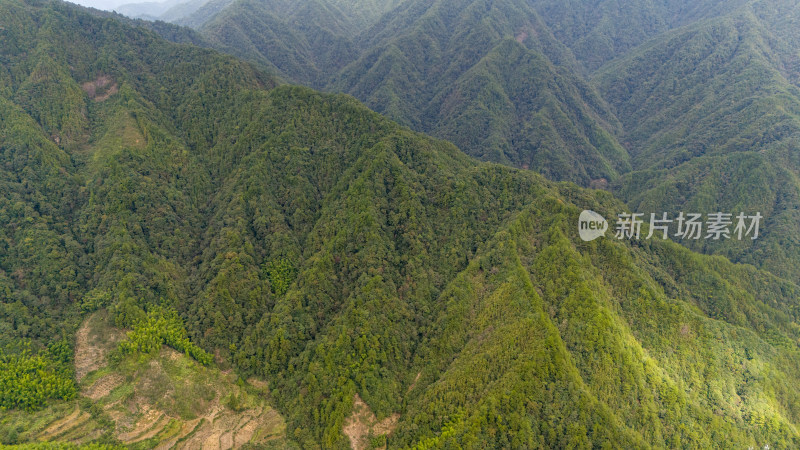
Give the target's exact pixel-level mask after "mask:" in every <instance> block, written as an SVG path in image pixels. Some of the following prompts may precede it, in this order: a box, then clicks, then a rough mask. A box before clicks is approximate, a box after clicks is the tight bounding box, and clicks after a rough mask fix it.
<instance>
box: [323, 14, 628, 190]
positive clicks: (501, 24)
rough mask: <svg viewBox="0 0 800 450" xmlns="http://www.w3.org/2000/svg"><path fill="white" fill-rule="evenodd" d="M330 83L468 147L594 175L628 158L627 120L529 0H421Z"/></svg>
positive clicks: (493, 156) (623, 165) (551, 170)
mask: <svg viewBox="0 0 800 450" xmlns="http://www.w3.org/2000/svg"><path fill="white" fill-rule="evenodd" d="M359 46H360V47H361V49H362V54H361V56H360V57H359V59H358V60H357V61H355V62H353V63H352V64H350V65H349V66H347V67H346V68H344V70H342V71H341V73H339V74H338V75H336V78H335V79H334V80H333V81H332V82H331V83H330V84H329V86H328V89H330V90H334V91H343V92H347V93H350V94H352V95H354V96H356V97H357V98H359V99H361V100H362V101H364V102H365V103H366V104H367V105H368V106H370V107H371V108H373V109H375V110H376V111H378V112H381V113H383V114H386V115H388V116H389V117H390V118H393V119H395V120H398V121H400V122H401V123H403V124H407V125H409V126H411V127H412V128H414V129H416V130H420V131H424V132H428V133H431V134H433V135H434V136H437V137H441V138H445V139H449V140H452V141H453V142H455V143H456V144H457V145H459V147H460V148H461V149H462V150H464V151H465V152H467V153H468V154H471V155H474V156H478V157H480V158H482V159H484V160H488V161H493V162H501V163H506V164H510V165H514V166H518V167H529V168H531V169H532V170H535V171H538V172H540V173H544V174H547V175H549V176H551V177H552V178H554V179H559V180H562V179H563V180H570V181H574V182H577V183H580V184H584V185H588V184H589V183H590V182H591V181H592V180H598V181H600V180H601V179H605V180H609V179H614V178H616V177H617V175H618V174H619V173H620V172H624V171H626V170H627V169H628V162H627V154H626V152H625V150H624V149H623V148H622V147H621V146H620V145H619V144H618V143H617V141H616V139H615V138H614V135H615V134H616V132H617V131H618V129H619V124H618V123H617V121H616V119H615V118H614V117H613V114H611V113H610V112H609V110H608V107H607V105H605V102H604V101H603V100H602V99H601V98H600V97H599V96H598V95H597V93H596V92H595V90H594V88H593V87H591V86H590V85H589V84H588V83H586V82H585V81H584V80H583V79H581V78H580V77H579V76H576V75H574V72H573V71H572V69H574V68H575V67H577V64H576V63H575V61H574V58H573V57H572V55H571V53H570V52H569V51H568V50H567V49H566V47H564V46H563V44H561V43H559V42H558V41H557V40H556V39H555V38H554V37H553V36H552V35H551V33H550V32H549V30H548V29H547V26H546V25H545V24H544V23H543V22H542V21H541V19H540V18H539V17H538V15H537V14H536V12H535V11H534V10H533V9H532V8H531V7H530V6H529V5H527V3H526V2H522V1H502V2H490V1H483V0H475V1H453V0H440V1H435V2H427V1H410V2H405V3H403V4H401V5H400V6H399V7H398V8H396V9H395V10H393V11H392V12H390V13H388V14H386V15H385V16H384V17H383V18H382V19H381V21H380V22H379V23H378V24H376V25H375V26H374V27H372V28H371V29H370V30H368V31H367V32H365V33H362V35H361V36H360V38H359Z"/></svg>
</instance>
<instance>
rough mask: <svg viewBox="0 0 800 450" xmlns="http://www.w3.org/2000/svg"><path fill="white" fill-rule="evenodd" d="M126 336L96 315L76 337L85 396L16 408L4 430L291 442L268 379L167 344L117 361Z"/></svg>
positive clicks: (62, 437)
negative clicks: (240, 374)
mask: <svg viewBox="0 0 800 450" xmlns="http://www.w3.org/2000/svg"><path fill="white" fill-rule="evenodd" d="M124 335H125V333H124V332H123V331H122V330H118V329H116V328H114V327H112V326H111V325H110V322H109V318H108V315H107V314H106V313H105V312H103V311H101V312H98V313H96V314H94V315H92V316H91V317H89V318H88V319H87V320H86V321H85V322H84V324H83V326H82V327H81V329H80V331H79V332H78V335H77V342H76V354H75V364H76V375H77V378H78V380H79V383H80V388H81V395H80V398H79V399H78V400H76V401H74V402H68V403H61V404H57V405H51V406H50V407H49V408H46V409H44V410H41V411H38V412H35V413H26V412H22V411H15V412H12V413H11V414H7V415H6V417H4V418H3V419H2V422H0V429H2V428H6V429H8V430H14V431H15V432H17V433H19V437H20V439H21V440H25V441H30V440H32V441H50V442H54V441H57V442H73V443H78V444H80V443H86V442H91V441H94V440H97V439H98V438H101V437H102V436H103V435H104V434H105V435H107V437H110V438H113V439H116V440H117V441H119V442H120V443H121V444H123V445H126V446H129V447H131V448H157V449H171V448H176V449H200V448H202V449H219V450H222V449H230V448H240V447H242V446H244V445H246V444H257V445H260V446H266V447H267V448H289V447H290V445H289V444H288V442H287V441H286V440H285V429H286V425H285V423H284V420H283V418H282V417H281V416H280V414H278V412H277V411H275V410H274V409H273V408H271V407H270V406H269V404H268V400H267V393H268V390H267V387H266V383H263V382H261V381H258V380H250V381H247V382H245V381H243V380H238V379H237V376H236V375H234V374H233V373H230V372H223V371H221V370H219V369H217V368H208V367H204V366H202V365H200V364H198V363H197V362H196V361H194V360H192V359H191V358H189V357H187V356H186V355H183V354H181V353H178V352H176V351H175V350H172V349H170V348H167V347H164V348H162V349H161V352H160V353H159V354H158V355H157V356H156V357H152V359H150V361H148V362H145V363H144V364H142V361H140V360H138V359H136V358H140V357H139V356H132V357H129V358H128V359H126V360H123V361H122V362H121V363H119V364H118V365H113V366H112V365H110V364H109V358H108V356H109V353H110V352H111V351H112V350H113V349H114V348H115V346H116V345H117V344H118V343H119V341H120V340H121V339H122V338H124ZM20 424H25V427H24V428H23V429H19V427H20ZM31 424H33V426H31Z"/></svg>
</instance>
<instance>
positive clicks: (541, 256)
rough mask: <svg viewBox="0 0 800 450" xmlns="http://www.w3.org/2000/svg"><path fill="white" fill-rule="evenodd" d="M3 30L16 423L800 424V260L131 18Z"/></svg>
mask: <svg viewBox="0 0 800 450" xmlns="http://www.w3.org/2000/svg"><path fill="white" fill-rule="evenodd" d="M0 34H2V39H0V60H2V64H0V68H2V69H0V80H2V83H0V86H2V87H1V88H0V99H2V100H1V101H0V107H2V108H3V109H2V114H0V148H2V149H3V151H2V152H1V153H0V182H1V183H2V186H3V191H4V192H9V193H11V194H10V195H8V196H3V197H0V233H2V234H0V248H2V249H3V250H4V251H3V252H0V292H3V297H2V300H1V301H0V306H2V309H0V327H2V329H3V330H4V333H3V334H2V335H0V339H2V342H0V349H2V355H0V387H2V389H0V407H2V408H3V409H2V411H0V415H1V416H2V420H0V438H2V443H3V444H6V443H17V442H22V443H26V442H32V441H34V440H49V441H68V442H76V443H94V444H98V445H119V444H127V443H132V444H133V445H134V446H136V445H139V446H141V447H153V446H156V445H157V444H159V443H170V442H175V443H176V444H178V443H181V442H184V443H187V444H186V445H187V446H191V445H192V444H195V443H197V442H198V441H197V440H193V439H200V438H203V440H204V442H214V443H219V445H220V446H221V447H228V446H234V445H236V446H238V445H240V444H241V445H244V444H246V443H247V442H244V443H243V442H242V441H241V440H249V441H250V442H249V443H250V444H252V445H251V446H257V445H263V446H276V447H287V446H288V447H290V448H291V447H292V446H295V447H310V448H319V447H324V448H345V447H347V446H348V444H349V445H351V446H353V447H357V448H363V447H365V446H374V447H381V446H384V445H385V446H387V447H391V448H396V447H406V446H419V447H422V448H431V447H454V446H461V447H471V448H480V447H485V446H487V445H488V446H498V447H515V448H520V447H569V446H581V447H590V446H597V447H604V446H605V447H626V448H627V447H637V448H638V447H641V448H645V447H680V446H690V447H693V446H696V447H712V446H715V445H720V443H724V444H725V445H726V446H730V447H749V446H758V447H763V446H764V445H767V444H768V445H770V446H774V447H775V448H787V447H797V446H798V445H800V433H798V431H797V430H798V425H800V410H798V408H797V405H798V404H800V401H798V400H800V391H798V386H800V379H798V377H800V348H798V345H800V328H798V326H797V324H798V314H800V312H798V310H797V303H796V299H797V295H798V292H800V287H799V286H797V285H796V284H794V283H793V282H792V281H788V280H785V279H782V278H779V277H777V276H775V275H773V274H771V273H769V272H765V271H761V270H759V269H756V268H754V267H753V266H748V265H737V264H733V263H731V262H730V261H728V260H727V259H725V258H724V257H721V256H704V255H700V254H696V253H693V252H692V251H690V250H688V249H686V248H684V247H682V246H680V245H678V244H675V243H672V242H669V241H663V242H662V241H660V240H650V241H627V240H617V239H614V238H612V237H611V236H609V237H607V238H605V239H598V240H596V241H592V242H584V241H582V240H581V239H580V238H579V236H578V230H577V226H576V224H577V222H578V217H579V214H580V212H581V210H584V209H591V210H594V211H597V212H598V213H600V214H602V215H603V216H605V217H609V218H610V217H614V214H616V213H619V212H622V211H625V210H626V209H627V208H626V206H625V205H624V204H622V203H621V202H620V201H618V200H616V199H615V198H614V197H613V196H612V195H611V194H610V193H608V192H604V191H593V190H587V189H584V188H581V187H578V186H576V185H574V184H571V183H555V182H552V181H548V180H547V179H545V178H544V177H542V176H541V175H538V174H536V173H534V172H533V171H530V170H520V169H514V168H511V167H507V166H502V165H497V164H492V163H482V162H478V161H476V160H475V159H473V158H470V157H468V156H467V155H465V154H464V153H462V152H461V151H460V150H459V149H458V148H457V147H456V146H454V145H453V144H451V143H448V142H446V141H441V140H437V139H434V138H430V137H427V136H425V135H422V134H419V133H417V132H415V131H412V130H410V129H408V128H406V127H404V126H402V125H399V124H397V123H395V122H392V121H391V120H389V119H387V118H384V117H382V116H380V115H379V114H377V113H375V112H373V111H370V110H369V109H368V108H366V107H365V106H364V105H362V104H361V103H359V102H358V101H357V100H355V99H354V98H352V97H350V96H347V95H333V94H324V93H320V92H317V91H314V90H311V89H309V88H305V87H298V86H288V85H283V84H281V83H279V82H278V81H276V79H275V78H273V77H271V76H268V75H265V74H264V73H262V72H261V71H259V70H258V69H256V68H254V66H252V65H250V64H247V63H244V62H241V61H239V60H237V59H235V58H233V57H230V56H225V55H222V54H220V53H217V52H215V51H210V50H204V49H201V48H198V47H195V46H192V45H186V44H174V43H169V42H167V41H165V40H163V39H162V38H160V37H158V36H157V35H156V34H155V33H154V32H152V31H148V30H146V29H143V28H136V27H131V26H129V25H127V24H126V23H123V22H122V21H119V20H116V19H113V18H99V17H96V16H94V15H93V14H90V13H88V12H86V11H84V10H83V9H80V8H76V7H72V6H69V5H67V4H64V3H59V2H50V3H40V2H30V3H24V2H20V1H19V0H0ZM515 42H516V41H515ZM509 44H510V45H509ZM518 44H519V43H514V42H509V43H505V44H504V43H502V42H501V44H499V45H501V50H503V51H506V52H519V53H520V55H521V56H520V57H521V58H523V59H524V56H525V55H527V54H528V52H529V51H528V50H525V49H524V48H520V47H519V46H518ZM531 55H532V53H531ZM529 56H530V55H529ZM530 57H531V58H533V56H530ZM496 64H500V62H498V63H496ZM486 70H488V69H486ZM121 330H125V332H124V333H123V332H122V331H121ZM248 380H249V381H248ZM265 383H266V384H265ZM187 398H190V399H192V400H194V401H193V402H187V401H186V399H187ZM204 419H205V420H204ZM217 424H219V426H217ZM227 424H236V425H233V426H232V428H234V433H230V434H228V433H225V432H224V431H223V430H222V429H220V428H225V427H228V425H227ZM193 426H194V428H193ZM256 430H260V431H256ZM207 439H208V440H207ZM179 441H180V442H179ZM362 446H363V447H362ZM23 448H24V447H23Z"/></svg>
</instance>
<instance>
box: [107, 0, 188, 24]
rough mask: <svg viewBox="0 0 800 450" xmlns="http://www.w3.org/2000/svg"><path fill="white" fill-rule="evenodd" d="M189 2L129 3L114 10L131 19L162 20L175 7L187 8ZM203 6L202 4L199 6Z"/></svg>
mask: <svg viewBox="0 0 800 450" xmlns="http://www.w3.org/2000/svg"><path fill="white" fill-rule="evenodd" d="M187 4H190V3H189V2H185V0H168V1H165V2H143V3H127V4H125V5H120V6H118V7H116V8H114V10H115V11H116V12H118V13H120V14H124V15H126V16H129V17H134V18H140V19H152V20H155V19H159V18H161V17H162V16H163V15H164V14H165V13H166V12H167V11H169V10H171V9H172V8H175V7H182V8H185V7H186V6H185V5H187ZM199 6H202V4H199V5H198V7H199Z"/></svg>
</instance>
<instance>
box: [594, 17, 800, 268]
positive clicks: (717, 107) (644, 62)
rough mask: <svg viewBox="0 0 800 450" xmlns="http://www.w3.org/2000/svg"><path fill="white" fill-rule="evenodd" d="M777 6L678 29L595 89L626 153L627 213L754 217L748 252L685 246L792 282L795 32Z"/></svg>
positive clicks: (796, 252) (799, 100)
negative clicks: (757, 220) (621, 132)
mask: <svg viewBox="0 0 800 450" xmlns="http://www.w3.org/2000/svg"><path fill="white" fill-rule="evenodd" d="M779 4H782V3H781V2H756V3H754V4H753V5H751V6H749V7H747V8H744V9H741V10H739V11H736V12H734V13H732V14H730V15H727V16H725V17H722V18H719V19H714V20H711V21H707V22H702V23H698V24H696V25H693V26H691V27H688V28H685V29H680V30H676V31H675V32H673V33H671V34H668V35H666V36H664V37H663V38H660V39H658V40H655V41H653V42H651V43H650V44H648V45H646V46H644V47H643V48H641V49H639V50H637V51H636V52H634V53H633V54H631V55H630V56H629V57H626V58H624V59H622V60H620V61H619V62H616V63H613V64H611V65H609V66H608V67H606V68H604V69H603V70H602V71H601V72H600V73H599V74H598V77H597V83H598V85H599V87H600V90H601V92H603V95H604V97H605V98H606V99H608V100H609V102H610V103H611V104H612V105H613V106H614V107H615V109H616V112H617V116H618V117H619V118H620V120H621V121H622V123H623V127H624V129H625V138H624V139H625V140H626V141H627V144H626V145H627V146H628V147H629V148H630V149H631V150H630V151H631V164H632V165H633V167H634V172H632V173H630V174H626V175H625V176H624V177H623V178H621V179H619V180H618V182H617V184H616V185H615V189H616V192H618V193H619V194H620V195H621V197H622V198H624V199H625V200H627V201H628V202H629V204H630V206H631V207H632V208H634V209H636V210H637V211H638V210H641V212H643V213H648V212H657V213H658V212H660V211H681V210H684V211H689V210H692V211H712V210H714V211H717V210H726V209H735V210H736V211H750V212H755V211H760V212H761V213H762V214H763V215H764V216H765V218H766V224H765V227H764V234H763V237H762V238H760V239H758V240H757V241H755V242H752V243H751V245H745V246H742V245H711V246H708V243H707V242H706V243H698V242H687V243H686V244H687V245H689V246H690V247H691V248H694V249H697V250H701V251H704V252H709V253H717V252H718V253H720V254H723V255H726V256H727V257H729V258H731V259H733V260H737V261H746V262H750V263H754V264H756V265H758V266H761V267H763V268H766V269H768V270H770V271H772V272H773V273H776V274H778V275H781V276H785V277H789V278H790V279H793V280H797V279H800V272H798V269H797V264H795V262H794V261H796V259H797V258H798V257H800V247H798V241H797V239H796V238H795V236H796V235H797V233H798V231H800V229H798V223H800V216H798V213H797V212H798V209H799V208H800V203H799V202H798V199H800V184H798V174H800V172H799V171H798V168H800V161H798V160H797V157H796V153H797V152H796V150H797V148H798V142H800V141H798V137H800V114H799V113H800V86H798V73H797V70H796V62H794V61H795V60H796V58H797V56H796V55H794V54H793V53H792V50H791V49H792V48H793V47H792V46H793V45H794V43H795V42H797V40H798V37H799V36H798V33H797V31H796V29H795V28H794V27H791V26H789V25H788V23H789V22H791V20H792V19H791V17H800V16H798V14H800V12H798V10H797V8H793V9H792V8H789V9H788V10H785V11H782V12H780V11H776V10H775V9H774V7H775V5H779ZM774 15H780V16H781V17H782V19H781V20H782V21H783V23H784V25H783V26H779V24H780V23H781V22H779V21H777V20H776V18H775V17H774ZM664 61H672V62H673V63H671V64H664V63H663V62H664ZM793 64H795V65H793ZM728 244H731V243H728Z"/></svg>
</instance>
